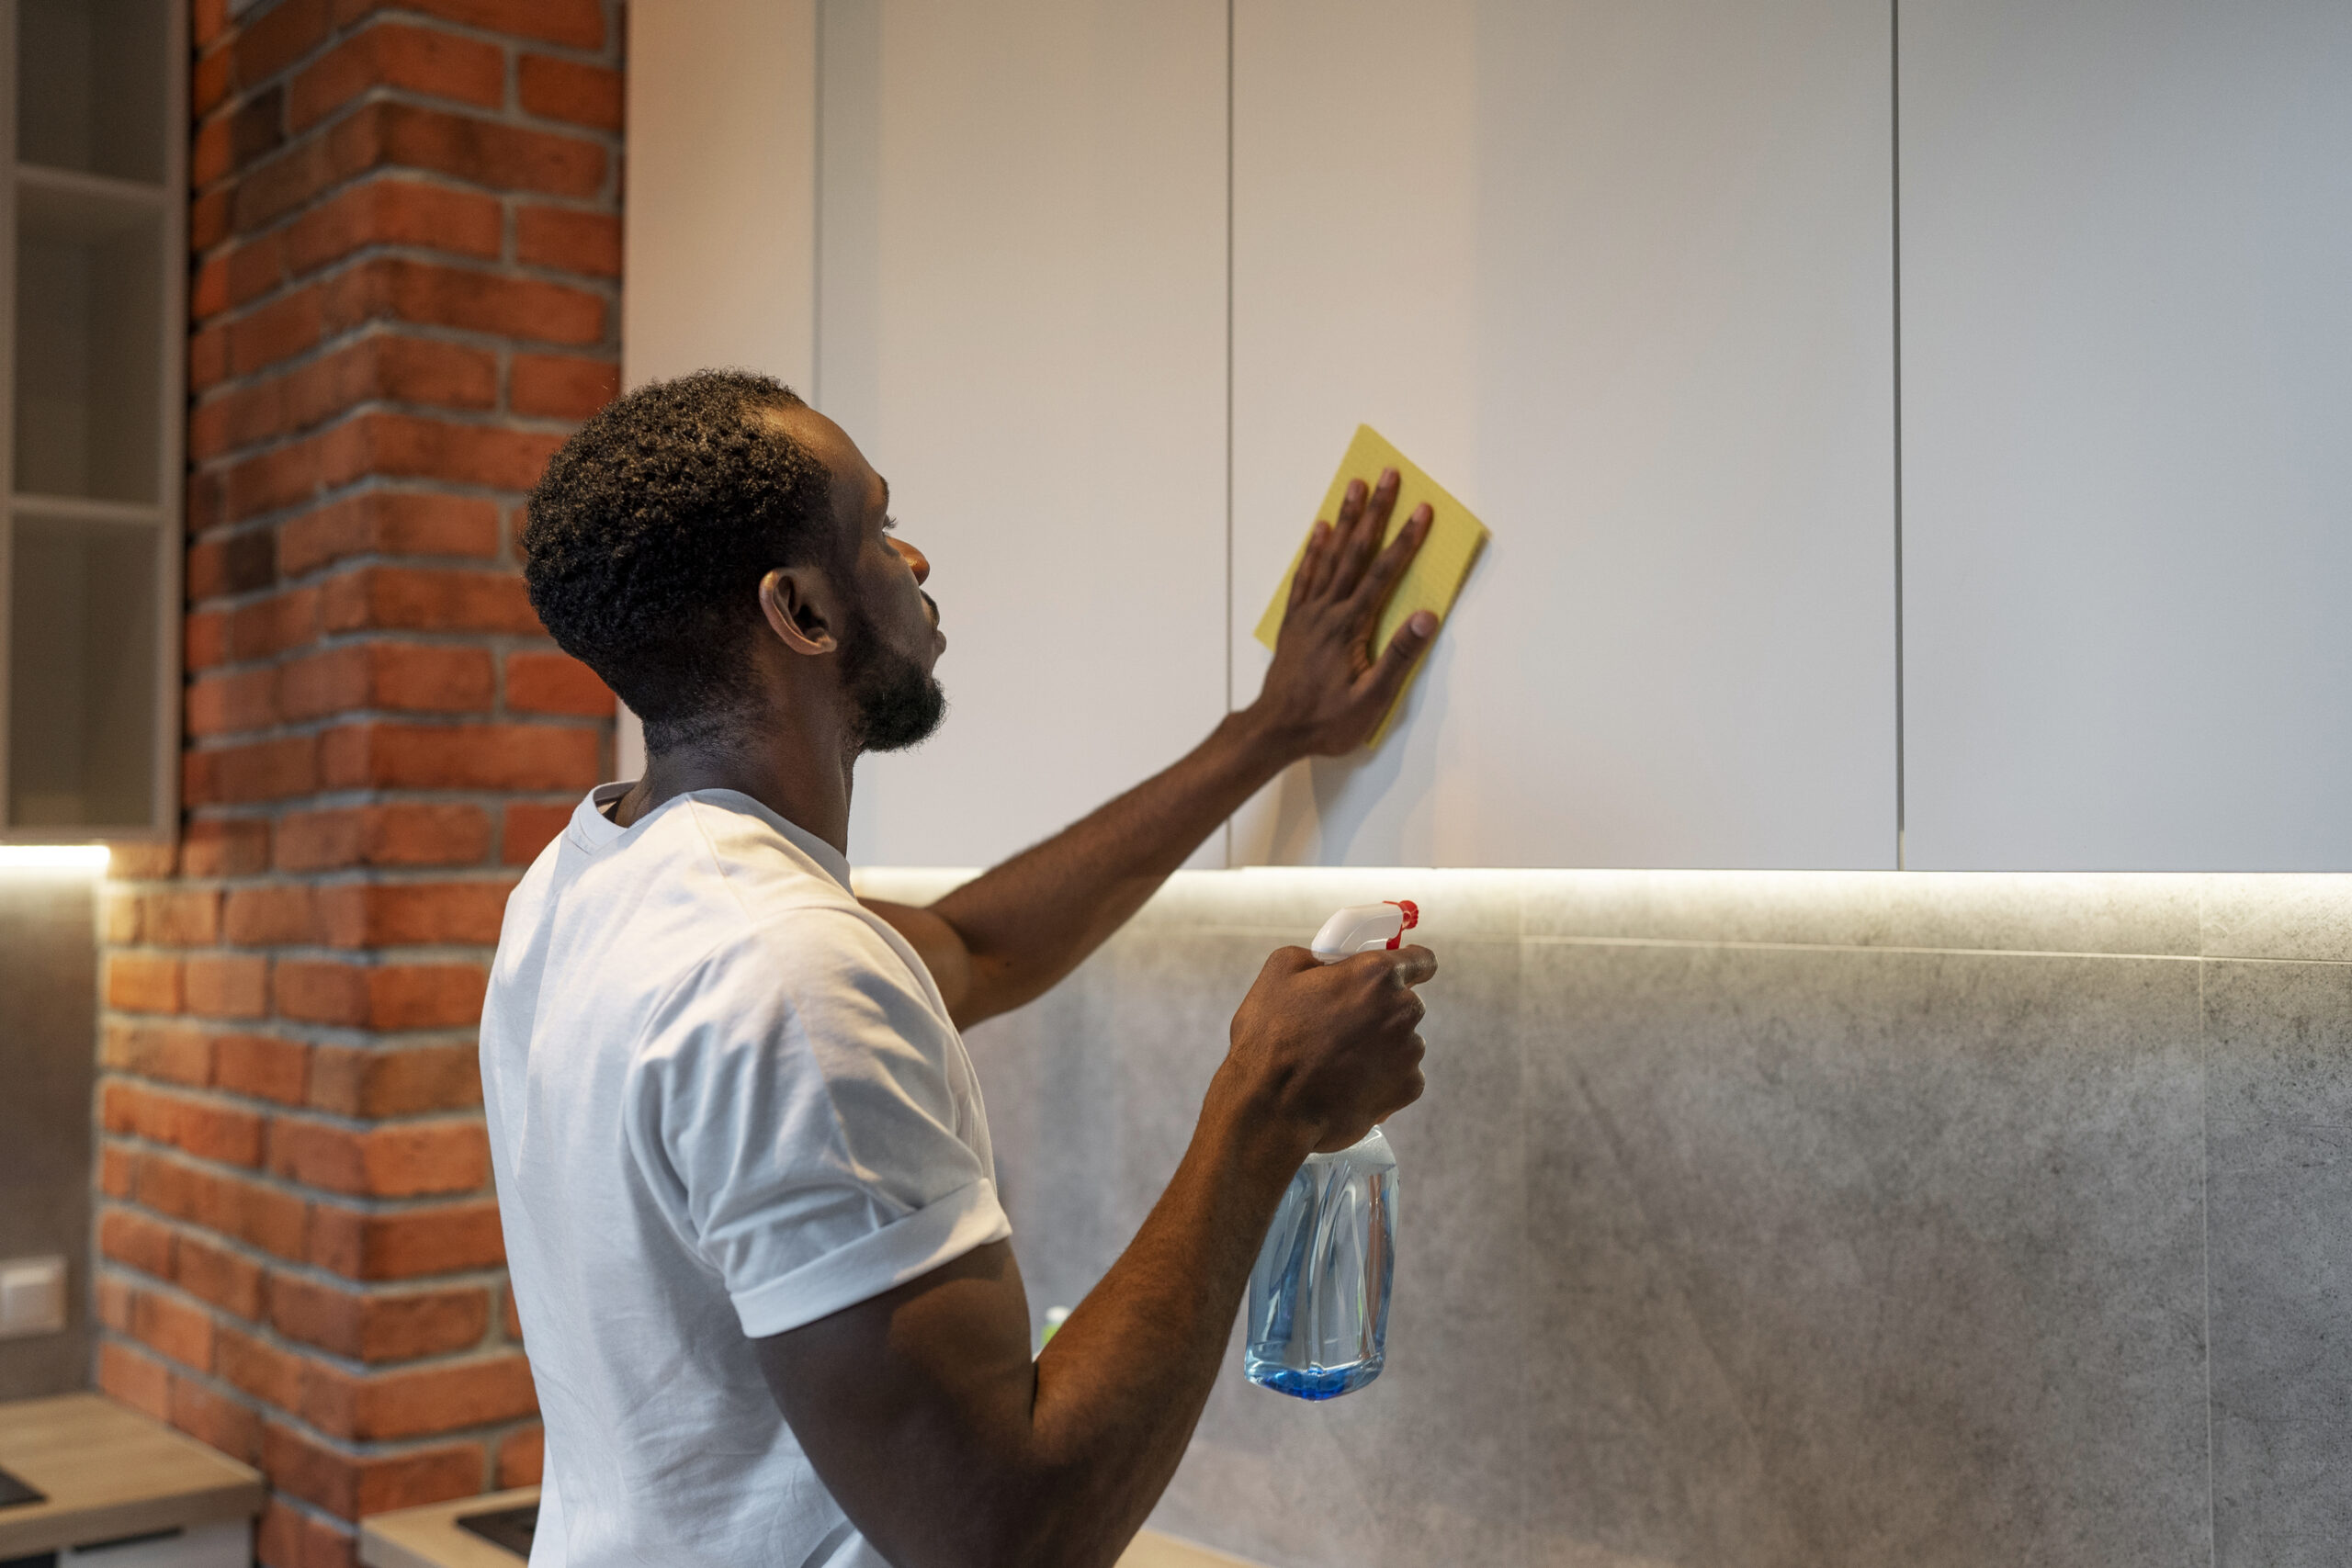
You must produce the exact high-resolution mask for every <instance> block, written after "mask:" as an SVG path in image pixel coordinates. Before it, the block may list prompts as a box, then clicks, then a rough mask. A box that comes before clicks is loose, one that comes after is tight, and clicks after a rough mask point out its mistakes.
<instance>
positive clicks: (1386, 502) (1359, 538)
mask: <svg viewBox="0 0 2352 1568" xmlns="http://www.w3.org/2000/svg"><path fill="white" fill-rule="evenodd" d="M1396 510H1397V470H1396V469H1394V468H1383V469H1382V470H1381V471H1380V482H1379V483H1378V484H1376V485H1374V486H1373V487H1372V499H1371V500H1370V501H1369V502H1367V503H1366V504H1365V506H1364V508H1363V513H1362V515H1361V516H1360V517H1359V518H1358V519H1357V522H1356V526H1355V531H1354V533H1353V534H1351V535H1350V536H1348V537H1347V540H1346V543H1345V546H1344V547H1343V548H1342V549H1341V551H1340V558H1339V559H1338V561H1337V562H1336V566H1337V570H1336V571H1335V572H1334V574H1333V578H1332V583H1331V590H1332V592H1333V593H1334V594H1336V595H1338V596H1340V597H1341V598H1345V597H1346V596H1348V595H1349V594H1351V593H1353V592H1355V589H1356V584H1357V583H1359V582H1361V581H1363V574H1364V570H1365V568H1367V567H1369V566H1370V565H1371V564H1372V559H1373V557H1374V556H1375V555H1377V554H1378V553H1379V551H1380V542H1381V541H1382V540H1383V539H1385V538H1386V537H1387V536H1388V518H1389V515H1390V514H1391V513H1394V512H1395V511H1396Z"/></svg>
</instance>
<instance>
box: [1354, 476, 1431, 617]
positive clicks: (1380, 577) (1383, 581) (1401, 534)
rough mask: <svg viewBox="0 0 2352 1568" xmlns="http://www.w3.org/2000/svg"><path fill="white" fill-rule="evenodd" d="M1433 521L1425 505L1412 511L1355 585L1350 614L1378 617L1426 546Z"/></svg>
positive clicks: (1427, 505) (1424, 503)
mask: <svg viewBox="0 0 2352 1568" xmlns="http://www.w3.org/2000/svg"><path fill="white" fill-rule="evenodd" d="M1435 517H1436V513H1432V512H1431V511H1430V508H1429V504H1428V503H1427V502H1423V503H1422V504H1421V505H1419V506H1417V507H1415V508H1413V514H1412V516H1410V517H1408V518H1407V519H1406V520H1405V525H1404V526H1403V527H1402V528H1399V529H1398V530H1397V536H1396V537H1395V538H1394V539H1391V540H1390V541H1388V547H1387V548H1386V549H1385V550H1383V551H1381V552H1380V556H1379V558H1378V559H1376V560H1374V562H1373V563H1372V568H1371V570H1368V571H1366V572H1365V573H1364V574H1363V580H1362V581H1359V582H1358V583H1357V584H1356V587H1355V592H1353V593H1352V594H1351V595H1350V596H1349V601H1348V607H1349V609H1350V610H1351V611H1353V612H1354V613H1355V614H1357V615H1362V616H1363V617H1365V618H1367V619H1369V618H1370V617H1372V616H1374V615H1378V614H1379V613H1380V606H1381V605H1383V604H1386V603H1387V602H1388V595H1389V594H1390V593H1391V592H1393V591H1394V590H1395V589H1396V587H1397V582H1398V581H1399V580H1400V579H1402V578H1403V577H1404V575H1405V569H1406V568H1407V567H1409V566H1411V565H1412V564H1413V558H1414V557H1415V556H1418V555H1419V554H1420V553H1421V547H1422V546H1423V545H1424V544H1426V543H1428V542H1429V536H1430V525H1431V524H1432V523H1433V521H1434V520H1435Z"/></svg>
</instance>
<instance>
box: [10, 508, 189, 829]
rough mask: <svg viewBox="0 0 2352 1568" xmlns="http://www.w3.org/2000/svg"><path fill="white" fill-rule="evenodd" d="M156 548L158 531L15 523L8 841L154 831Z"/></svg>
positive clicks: (144, 526) (82, 521)
mask: <svg viewBox="0 0 2352 1568" xmlns="http://www.w3.org/2000/svg"><path fill="white" fill-rule="evenodd" d="M164 542H165V534H164V529H163V528H162V527H161V526H160V525H156V524H154V523H138V522H129V521H119V520H101V519H96V518H92V517H88V516H59V515H55V514H44V513H38V512H28V511H25V510H22V509H19V510H17V512H16V513H15V514H14V515H13V517H12V518H11V519H10V525H9V527H8V530H7V538H6V545H7V551H6V581H7V590H8V694H7V696H8V705H7V706H8V819H7V826H8V827H9V828H10V829H69V830H76V831H91V830H99V829H132V830H143V829H149V828H151V827H153V819H154V815H155V809H156V800H157V796H158V792H157V790H156V787H155V786H156V782H157V781H156V778H155V768H156V766H157V761H156V760H157V756H158V754H159V750H160V749H159V747H158V745H157V740H156V722H157V716H156V702H157V692H158V689H159V684H160V682H159V681H158V675H157V671H158V669H159V655H160V653H161V651H162V650H161V649H160V648H159V647H158V626H159V625H160V619H161V618H160V616H159V615H158V606H157V603H156V600H157V596H158V592H159V585H160V584H161V583H162V581H164V571H163V550H164Z"/></svg>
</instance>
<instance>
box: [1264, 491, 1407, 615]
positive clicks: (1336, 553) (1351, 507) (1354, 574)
mask: <svg viewBox="0 0 2352 1568" xmlns="http://www.w3.org/2000/svg"><path fill="white" fill-rule="evenodd" d="M1396 509H1397V470H1396V469H1394V468H1384V469H1382V470H1381V474H1380V480H1379V482H1378V483H1377V484H1375V485H1374V486H1373V487H1372V488H1371V489H1370V490H1368V491H1367V490H1366V489H1365V488H1364V482H1363V480H1362V479H1350V480H1349V481H1348V488H1347V490H1346V491H1345V492H1344V493H1343V494H1342V495H1341V496H1340V514H1339V516H1338V517H1337V518H1336V519H1334V520H1333V521H1332V522H1331V523H1329V524H1328V525H1327V524H1324V523H1322V522H1319V521H1318V522H1317V524H1316V525H1315V528H1314V531H1313V532H1312V533H1310V534H1309V535H1308V536H1307V540H1306V553H1305V554H1303V555H1302V556H1300V558H1299V561H1298V570H1297V571H1296V572H1295V573H1294V574H1293V575H1292V578H1291V596H1290V603H1291V604H1292V605H1293V606H1294V607H1295V606H1296V605H1297V604H1300V603H1302V602H1303V601H1305V600H1306V599H1308V598H1311V597H1313V596H1316V595H1317V594H1321V595H1325V596H1328V597H1330V598H1335V599H1346V598H1348V597H1349V596H1350V595H1351V594H1353V593H1354V592H1355V591H1356V589H1357V586H1358V584H1360V583H1361V582H1362V581H1363V578H1364V574H1365V572H1366V570H1368V569H1369V568H1370V567H1371V565H1372V563H1373V560H1374V557H1375V556H1377V555H1379V554H1380V544H1381V541H1382V540H1383V539H1385V538H1386V537H1387V536H1388V519H1389V515H1390V514H1391V513H1394V512H1395V511H1396ZM1416 548H1418V546H1416ZM1408 559H1410V557H1409V556H1408ZM1399 570H1401V569H1399Z"/></svg>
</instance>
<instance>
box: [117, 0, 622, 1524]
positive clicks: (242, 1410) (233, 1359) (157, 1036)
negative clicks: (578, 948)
mask: <svg viewBox="0 0 2352 1568" xmlns="http://www.w3.org/2000/svg"><path fill="white" fill-rule="evenodd" d="M225 9H226V7H225V0H197V3H196V6H195V11H196V18H195V34H196V36H195V39H194V40H193V41H194V45H195V50H194V54H193V61H192V69H193V73H194V93H193V99H192V101H193V104H194V107H195V112H196V114H197V117H198V118H197V122H196V126H195V129H194V137H195V141H194V151H193V155H192V183H193V186H194V187H195V188H194V194H193V200H192V208H191V219H190V225H189V228H190V245H191V249H192V251H193V253H194V254H193V255H192V257H191V265H192V267H193V271H192V274H191V278H192V282H191V287H190V313H191V316H192V318H193V320H192V321H191V334H190V338H189V345H188V355H189V381H190V389H191V408H190V412H189V423H188V443H187V446H188V454H189V461H190V465H191V473H190V476H189V485H188V528H189V544H188V551H187V591H188V595H189V600H190V603H189V607H188V615H187V668H188V671H189V682H188V687H187V708H186V721H187V722H186V729H187V750H186V752H185V755H184V756H183V759H182V761H183V763H184V778H185V787H186V805H187V816H186V819H185V823H184V831H183V836H182V840H181V842H180V843H179V844H178V845H177V846H176V847H175V849H174V850H171V851H166V852H122V853H119V854H118V857H117V870H116V873H115V877H116V880H114V882H113V883H112V884H111V886H109V888H108V889H107V904H106V914H105V921H106V929H105V941H106V960H107V962H106V970H107V980H106V998H105V1000H106V1009H107V1010H106V1015H105V1023H104V1026H103V1042H102V1080H101V1088H100V1104H99V1115H100V1121H101V1129H100V1130H101V1144H102V1154H101V1166H100V1171H99V1183H100V1187H101V1194H100V1197H101V1217H100V1220H99V1233H98V1244H99V1252H100V1267H99V1275H98V1279H97V1283H96V1290H97V1297H98V1315H99V1318H100V1322H101V1324H102V1336H103V1337H102V1341H101V1345H100V1348H99V1352H98V1367H97V1377H98V1382H99V1383H100V1385H101V1386H102V1387H103V1388H105V1389H106V1390H107V1391H108V1392H110V1393H113V1394H115V1395H116V1396H118V1397H119V1398H121V1399H124V1400H127V1401H129V1402H130V1403H131V1404H136V1405H138V1406H140V1407H141V1408H142V1409H145V1410H148V1411H151V1412H153V1414H155V1415H157V1416H162V1417H164V1418H165V1419H167V1420H170V1421H172V1422H173V1423H175V1425H177V1426H179V1427H183V1428H184V1429H186V1430H187V1431H189V1432H192V1433H194V1434H195V1435H197V1436H198V1437H199V1438H203V1439H204V1440H206V1441H207V1442H209V1443H211V1444H213V1445H214V1446H216V1447H218V1448H220V1449H223V1450H227V1451H229V1452H231V1453H232V1454H235V1455H236V1456H238V1457H239V1458H241V1459H245V1460H249V1461H253V1462H254V1463H257V1464H259V1465H260V1466H261V1467H262V1468H263V1469H264V1470H265V1471H266V1472H268V1475H269V1477H270V1481H271V1483H272V1485H273V1487H274V1489H275V1495H274V1498H273V1501H272V1503H271V1505H270V1510H269V1514H268V1516H267V1517H266V1521H265V1524H264V1529H263V1531H262V1541H261V1560H262V1562H264V1563H266V1564H270V1565H272V1568H292V1565H294V1564H298V1563H299V1564H303V1565H306V1568H307V1565H310V1564H314V1563H341V1562H350V1561H352V1551H351V1542H352V1525H353V1521H355V1520H356V1519H357V1518H358V1517H360V1516H362V1515H364V1514H368V1513H371V1512H377V1511H380V1510H383V1509H388V1508H396V1507H402V1506H408V1505H411V1504H414V1503H422V1502H428V1501H432V1500H435V1499H439V1498H447V1497H455V1496H463V1495H470V1494H472V1493H475V1492H478V1491H481V1490H483V1489H485V1488H488V1487H491V1486H493V1485H498V1484H515V1483H525V1482H529V1481H534V1480H537V1473H538V1448H539V1442H538V1429H537V1423H536V1421H535V1419H534V1415H535V1410H534V1404H533V1398H532V1393H531V1385H530V1379H529V1376H528V1372H527V1370H526V1365H525V1362H524V1360H523V1358H522V1355H521V1353H520V1346H519V1344H518V1336H517V1334H516V1331H515V1318H514V1312H513V1307H512V1304H511V1303H509V1301H508V1300H507V1296H506V1290H505V1283H504V1276H503V1272H502V1270H501V1268H500V1263H501V1259H502V1257H503V1254H502V1250H501V1246H500V1239H499V1232H498V1219H497V1212H496V1208H495V1205H494V1203H493V1201H492V1196H491V1193H490V1190H489V1162H488V1157H487V1152H486V1147H485V1144H484V1141H483V1136H482V1128H481V1110H480V1106H481V1086H480V1083H479V1081H478V1079H477V1077H476V1073H475V1067H474V1026H475V1022H476V1019H477V1016H478V1012H479V1010H480V1007H481V994H482V984H483V975H484V970H485V966H486V964H487V963H488V960H489V957H490V953H491V947H492V943H493V942H495V941H496V939H497V933H498V921H499V917H500V912H501V909H502V908H503V903H504V900H505V896H506V892H507V890H508V888H509V887H510V886H512V885H513V882H514V879H515V874H516V871H515V868H516V867H518V866H519V865H521V864H522V863H526V862H527V861H528V860H529V858H530V857H531V856H532V855H533V854H534V853H536V852H537V851H538V849H539V848H540V846H541V845H542V844H544V843H545V842H546V841H547V840H548V838H549V837H550V836H551V835H552V834H553V833H554V831H555V830H556V829H557V827H558V826H559V825H560V822H561V820H562V818H563V816H564V814H565V812H566V811H567V810H568V809H569V807H570V806H571V802H572V801H573V800H574V799H576V798H577V796H578V794H579V792H580V791H582V790H583V789H584V788H586V787H587V786H588V785H589V784H592V783H594V781H595V780H596V779H597V778H598V777H599V776H601V773H602V770H603V768H604V766H605V761H606V758H607V756H608V754H609V750H610V743H611V718H612V711H613V709H612V699H611V696H610V694H608V693H606V692H605V689H604V688H603V686H602V685H600V684H599V683H598V682H596V680H595V679H594V677H593V676H591V675H590V674H589V673H588V672H587V671H586V670H584V669H583V668H582V667H581V666H579V665H577V664H574V663H573V662H572V661H571V660H568V659H566V658H564V657H563V656H562V655H561V654H560V653H558V652H557V651H556V650H555V649H554V647H553V645H552V644H551V643H549V642H548V639H547V637H545V635H544V634H543V633H542V631H541V630H540V628H539V626H538V623H537V620H536V619H535V617H534V616H533V615H532V614H531V610H530V606H529V604H527V603H526V599H525V595H524V592H523V584H522V581H521V578H520V576H519V574H518V571H517V566H516V560H515V536H516V534H517V532H518V528H519V525H520V522H521V500H522V492H523V491H525V490H526V489H527V487H528V486H529V485H530V484H531V483H532V482H533V481H534V480H535V479H537V475H538V472H539V469H540V468H541V466H542V465H543V464H544V463H545V462H546V460H547V457H548V454H549V453H550V452H551V451H553V450H554V448H555V446H556V445H557V443H558V442H559V441H560V440H561V438H562V436H563V434H565V433H566V432H567V431H568V430H569V429H570V428H571V425H572V423H574V422H576V421H578V420H579V419H581V418H582V417H583V416H584V415H586V414H587V413H588V412H592V411H593V410H594V408H596V407H597V406H598V405H599V404H601V403H602V402H604V401H605V400H606V399H607V398H609V397H611V396H612V395H613V393H614V391H615V389H616V382H617V363H616V362H617V358H618V352H617V332H618V320H617V318H618V311H617V308H616V306H617V299H618V287H619V283H618V274H619V270H620V220H619V210H620V200H619V180H620V168H619V164H620V151H621V143H620V136H619V130H620V86H621V77H620V73H619V67H620V46H621V30H620V13H619V8H618V5H617V0H405V3H403V4H400V5H397V6H394V5H381V4H377V3H373V0H277V3H276V4H263V5H259V6H253V7H250V8H247V9H243V10H242V11H241V12H240V13H239V15H238V17H236V19H235V21H234V22H233V24H232V22H231V21H230V19H229V18H228V17H227V16H226V15H225Z"/></svg>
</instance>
